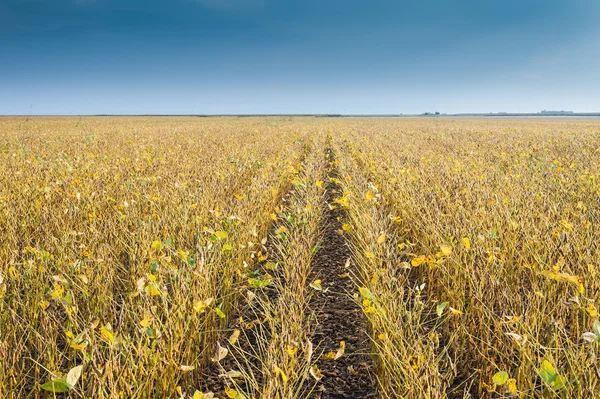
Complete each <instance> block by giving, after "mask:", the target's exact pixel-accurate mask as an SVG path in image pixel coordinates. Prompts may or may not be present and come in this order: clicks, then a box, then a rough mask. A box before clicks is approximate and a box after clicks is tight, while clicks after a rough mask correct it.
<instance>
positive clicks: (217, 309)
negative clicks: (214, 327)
mask: <svg viewBox="0 0 600 399" xmlns="http://www.w3.org/2000/svg"><path fill="white" fill-rule="evenodd" d="M215 313H216V314H217V316H219V317H220V318H221V319H224V318H225V313H223V311H222V310H221V309H220V308H218V307H216V308H215Z"/></svg>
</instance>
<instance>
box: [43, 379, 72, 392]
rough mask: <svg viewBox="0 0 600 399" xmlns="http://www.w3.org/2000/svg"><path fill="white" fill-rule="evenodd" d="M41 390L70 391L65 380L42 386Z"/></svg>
mask: <svg viewBox="0 0 600 399" xmlns="http://www.w3.org/2000/svg"><path fill="white" fill-rule="evenodd" d="M40 388H42V389H43V390H44V391H48V392H57V393H59V392H67V391H68V390H69V384H67V382H66V381H64V380H55V381H50V382H47V383H45V384H42V385H40Z"/></svg>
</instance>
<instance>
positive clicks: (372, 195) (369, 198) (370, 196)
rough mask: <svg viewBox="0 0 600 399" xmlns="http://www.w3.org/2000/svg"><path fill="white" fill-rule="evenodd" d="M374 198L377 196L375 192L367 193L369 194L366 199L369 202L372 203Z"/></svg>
mask: <svg viewBox="0 0 600 399" xmlns="http://www.w3.org/2000/svg"><path fill="white" fill-rule="evenodd" d="M373 198H375V194H374V193H373V191H371V190H369V191H367V194H365V199H366V200H367V201H371V200H372V199H373Z"/></svg>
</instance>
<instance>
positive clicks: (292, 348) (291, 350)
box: [285, 345, 298, 356]
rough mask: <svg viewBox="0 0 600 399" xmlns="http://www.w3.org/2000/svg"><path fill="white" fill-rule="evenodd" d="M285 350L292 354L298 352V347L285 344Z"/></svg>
mask: <svg viewBox="0 0 600 399" xmlns="http://www.w3.org/2000/svg"><path fill="white" fill-rule="evenodd" d="M285 352H286V353H287V354H288V355H290V356H294V355H295V354H296V353H297V352H298V347H296V346H294V345H286V347H285Z"/></svg>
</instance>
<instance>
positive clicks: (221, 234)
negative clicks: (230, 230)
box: [215, 230, 229, 240]
mask: <svg viewBox="0 0 600 399" xmlns="http://www.w3.org/2000/svg"><path fill="white" fill-rule="evenodd" d="M228 236H229V235H228V234H227V232H226V231H224V230H219V231H215V237H217V239H219V240H226V239H227V237H228Z"/></svg>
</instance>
